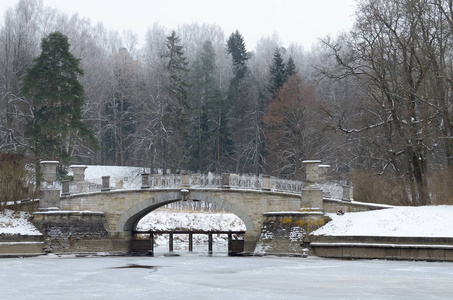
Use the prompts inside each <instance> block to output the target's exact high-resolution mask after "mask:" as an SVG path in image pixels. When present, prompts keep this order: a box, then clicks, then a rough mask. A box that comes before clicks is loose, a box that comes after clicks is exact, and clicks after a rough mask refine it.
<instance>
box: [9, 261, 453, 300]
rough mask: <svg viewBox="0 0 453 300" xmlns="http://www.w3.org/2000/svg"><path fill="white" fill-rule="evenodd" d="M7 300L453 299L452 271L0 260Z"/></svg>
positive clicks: (430, 266)
mask: <svg viewBox="0 0 453 300" xmlns="http://www.w3.org/2000/svg"><path fill="white" fill-rule="evenodd" d="M0 282H1V286H2V292H1V297H2V299H15V300H19V299H37V300H39V299H77V300H78V299H145V298H147V299H219V300H222V299H367V300H368V299H451V295H452V293H453V284H452V283H453V268H452V265H451V263H439V262H430V263H428V262H411V261H381V260H358V261H344V260H333V259H322V258H316V257H308V258H305V259H304V258H279V257H227V256H212V257H209V256H206V255H197V254H192V255H184V256H180V257H164V256H158V257H92V258H75V257H74V256H67V257H61V258H58V257H56V256H44V257H36V258H23V259H21V258H15V259H2V260H0Z"/></svg>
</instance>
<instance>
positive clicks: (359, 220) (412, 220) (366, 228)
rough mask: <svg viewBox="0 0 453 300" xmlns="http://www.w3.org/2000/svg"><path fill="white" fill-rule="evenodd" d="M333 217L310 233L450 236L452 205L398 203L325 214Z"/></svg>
mask: <svg viewBox="0 0 453 300" xmlns="http://www.w3.org/2000/svg"><path fill="white" fill-rule="evenodd" d="M327 215H328V216H329V217H331V218H332V221H331V222H329V223H327V224H326V225H324V226H323V227H321V228H319V229H318V230H316V231H315V232H313V233H312V234H313V235H334V236H399V237H453V206H451V205H448V206H447V205H441V206H420V207H411V206H399V207H393V208H389V209H383V210H374V211H367V212H354V213H345V214H344V215H342V216H341V215H337V214H327Z"/></svg>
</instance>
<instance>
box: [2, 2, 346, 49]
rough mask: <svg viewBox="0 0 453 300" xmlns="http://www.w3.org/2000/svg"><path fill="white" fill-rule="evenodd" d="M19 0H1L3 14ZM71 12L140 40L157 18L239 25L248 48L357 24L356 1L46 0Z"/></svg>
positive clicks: (170, 24)
mask: <svg viewBox="0 0 453 300" xmlns="http://www.w3.org/2000/svg"><path fill="white" fill-rule="evenodd" d="M18 1H19V0H0V2H1V4H0V19H1V20H2V19H3V14H4V11H5V10H6V8H8V7H13V6H15V5H16V4H17V2H18ZM43 3H44V5H45V6H50V7H53V8H56V9H58V10H60V11H63V12H65V13H67V14H69V15H72V14H74V13H79V16H81V17H85V18H88V19H90V20H91V21H92V24H96V23H98V22H102V23H103V24H104V26H105V27H106V28H107V29H113V30H118V31H122V30H123V29H131V30H132V31H133V32H135V33H136V34H137V35H138V36H139V38H140V39H141V40H143V38H144V34H145V32H146V30H147V29H148V28H149V27H151V26H152V24H153V23H155V22H157V23H159V25H162V26H165V27H166V28H168V29H176V28H177V26H178V24H184V23H193V22H197V23H199V24H203V23H209V24H217V25H219V26H220V27H221V28H222V29H223V30H224V32H225V36H226V37H228V36H229V35H230V34H231V33H232V32H233V31H235V30H236V29H238V30H239V32H240V33H241V34H242V35H243V37H244V39H245V42H246V45H247V49H248V50H252V49H254V48H255V45H256V42H257V41H258V40H259V39H260V38H262V37H267V36H272V35H273V34H274V33H276V34H277V35H278V36H279V38H280V40H281V42H282V45H283V46H288V45H289V44H291V43H294V44H299V45H302V46H304V47H305V49H307V50H309V49H310V48H311V46H312V44H313V43H314V42H316V39H317V38H318V37H324V36H326V35H327V34H331V35H333V36H335V35H336V34H337V33H338V32H339V31H342V30H346V29H348V28H350V27H351V26H352V24H353V19H354V18H353V14H354V7H355V0H259V1H255V0H253V1H247V0H242V1H241V0H227V1H213V0H71V1H69V0H43Z"/></svg>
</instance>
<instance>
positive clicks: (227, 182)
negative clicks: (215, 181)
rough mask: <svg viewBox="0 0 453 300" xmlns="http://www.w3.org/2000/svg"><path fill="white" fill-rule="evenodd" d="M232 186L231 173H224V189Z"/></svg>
mask: <svg viewBox="0 0 453 300" xmlns="http://www.w3.org/2000/svg"><path fill="white" fill-rule="evenodd" d="M229 188H230V173H222V189H229Z"/></svg>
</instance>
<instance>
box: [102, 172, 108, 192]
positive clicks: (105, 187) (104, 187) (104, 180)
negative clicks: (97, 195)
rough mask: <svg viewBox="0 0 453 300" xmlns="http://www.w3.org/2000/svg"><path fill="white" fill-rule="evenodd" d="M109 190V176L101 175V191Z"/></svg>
mask: <svg viewBox="0 0 453 300" xmlns="http://www.w3.org/2000/svg"><path fill="white" fill-rule="evenodd" d="M108 191H110V176H102V188H101V192H108Z"/></svg>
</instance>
